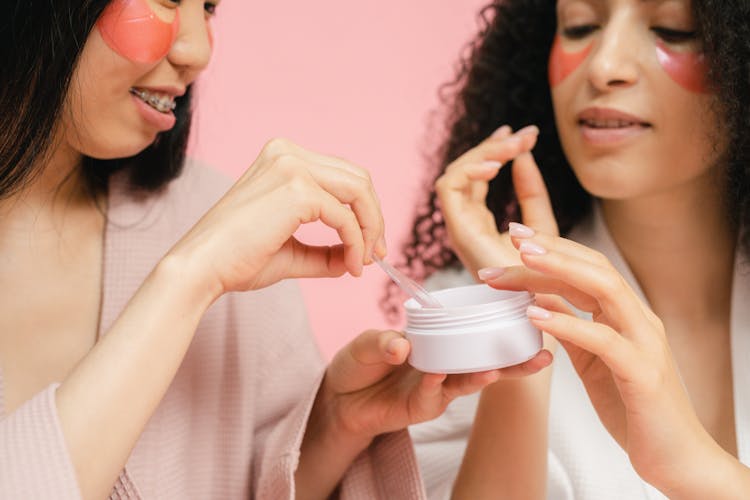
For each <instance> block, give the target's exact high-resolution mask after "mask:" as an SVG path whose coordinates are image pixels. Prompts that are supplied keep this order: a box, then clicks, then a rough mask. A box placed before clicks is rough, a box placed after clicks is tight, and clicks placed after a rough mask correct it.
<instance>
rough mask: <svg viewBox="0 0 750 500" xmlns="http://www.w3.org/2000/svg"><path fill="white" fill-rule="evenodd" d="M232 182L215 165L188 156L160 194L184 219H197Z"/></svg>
mask: <svg viewBox="0 0 750 500" xmlns="http://www.w3.org/2000/svg"><path fill="white" fill-rule="evenodd" d="M232 184H234V182H233V181H232V179H231V178H230V177H229V176H228V175H226V174H224V173H222V172H220V171H219V170H217V169H216V168H214V167H211V166H208V165H206V164H204V163H200V162H198V161H196V160H193V159H188V160H187V161H186V162H185V166H184V169H183V172H182V174H181V175H180V176H179V177H178V178H177V179H175V180H174V181H172V183H171V184H170V185H169V186H168V188H167V189H166V190H165V192H164V193H163V195H162V198H163V202H164V203H165V204H166V205H168V206H170V207H171V208H173V209H174V210H176V214H178V215H179V216H180V217H183V218H185V219H190V220H191V221H193V222H194V221H196V220H197V219H198V218H200V216H201V215H203V214H204V213H205V212H206V211H208V209H209V208H211V206H213V204H214V203H216V202H217V201H218V200H219V199H220V198H221V197H222V196H223V195H224V193H226V192H227V191H228V190H229V188H230V187H231V186H232Z"/></svg>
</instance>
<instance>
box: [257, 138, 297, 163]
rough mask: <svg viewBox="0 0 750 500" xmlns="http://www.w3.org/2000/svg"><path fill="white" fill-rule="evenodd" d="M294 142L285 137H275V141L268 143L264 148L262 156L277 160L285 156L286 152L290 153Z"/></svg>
mask: <svg viewBox="0 0 750 500" xmlns="http://www.w3.org/2000/svg"><path fill="white" fill-rule="evenodd" d="M291 144H292V142H291V141H290V140H289V139H286V138H284V137H274V138H273V139H271V140H269V141H268V142H266V144H265V145H264V146H263V149H262V150H261V151H262V154H263V155H264V156H266V157H269V158H275V157H276V156H279V155H281V154H283V153H284V152H285V151H289V149H290V147H291Z"/></svg>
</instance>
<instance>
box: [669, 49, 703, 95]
mask: <svg viewBox="0 0 750 500" xmlns="http://www.w3.org/2000/svg"><path fill="white" fill-rule="evenodd" d="M656 57H657V59H658V60H659V64H661V67H662V68H664V71H666V72H667V74H668V75H669V76H670V78H672V80H674V81H675V83H677V84H678V85H680V86H681V87H683V88H685V89H687V90H689V91H691V92H695V93H698V94H702V93H706V92H708V85H707V84H706V75H707V74H708V64H707V62H706V58H705V56H704V55H703V53H702V52H678V51H675V50H673V49H671V48H670V47H668V46H667V44H665V43H664V42H663V41H661V40H659V41H657V42H656Z"/></svg>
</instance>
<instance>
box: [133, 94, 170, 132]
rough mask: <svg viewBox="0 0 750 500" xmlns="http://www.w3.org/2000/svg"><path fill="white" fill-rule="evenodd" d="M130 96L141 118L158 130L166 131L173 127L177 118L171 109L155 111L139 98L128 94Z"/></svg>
mask: <svg viewBox="0 0 750 500" xmlns="http://www.w3.org/2000/svg"><path fill="white" fill-rule="evenodd" d="M130 97H132V98H133V100H134V101H135V107H136V108H138V113H140V115H141V118H143V119H144V120H146V121H147V122H148V123H149V124H151V125H153V126H154V127H156V128H157V129H158V130H159V131H161V132H166V131H167V130H169V129H171V128H172V127H174V124H175V123H176V122H177V118H175V116H174V113H172V112H171V111H170V112H169V113H162V112H160V111H156V110H155V109H154V108H152V107H151V106H149V105H148V104H146V103H145V102H143V101H142V100H141V99H140V98H138V97H136V96H134V95H132V94H131V95H130Z"/></svg>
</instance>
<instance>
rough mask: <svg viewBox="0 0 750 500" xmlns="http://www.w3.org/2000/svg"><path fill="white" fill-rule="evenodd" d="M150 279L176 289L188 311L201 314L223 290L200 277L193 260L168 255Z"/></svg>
mask: <svg viewBox="0 0 750 500" xmlns="http://www.w3.org/2000/svg"><path fill="white" fill-rule="evenodd" d="M150 279H153V280H156V281H158V282H161V283H166V284H168V286H170V287H176V288H178V291H179V293H180V295H181V296H182V297H183V298H184V300H185V301H186V302H187V305H188V307H189V309H186V310H197V311H201V314H202V313H203V312H205V310H206V309H208V307H209V306H210V305H211V304H212V303H213V302H214V301H215V300H216V299H218V298H219V297H220V296H221V294H222V293H223V290H222V289H221V287H220V286H217V284H216V283H212V282H211V280H209V279H207V278H206V277H204V276H203V275H202V273H201V272H200V270H199V269H198V266H196V261H195V259H190V258H187V257H186V256H183V255H181V254H176V253H172V252H170V253H168V254H167V255H165V256H164V257H163V258H162V259H161V260H160V261H159V262H158V263H157V264H156V266H155V267H154V269H153V271H152V272H151V276H150Z"/></svg>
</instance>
